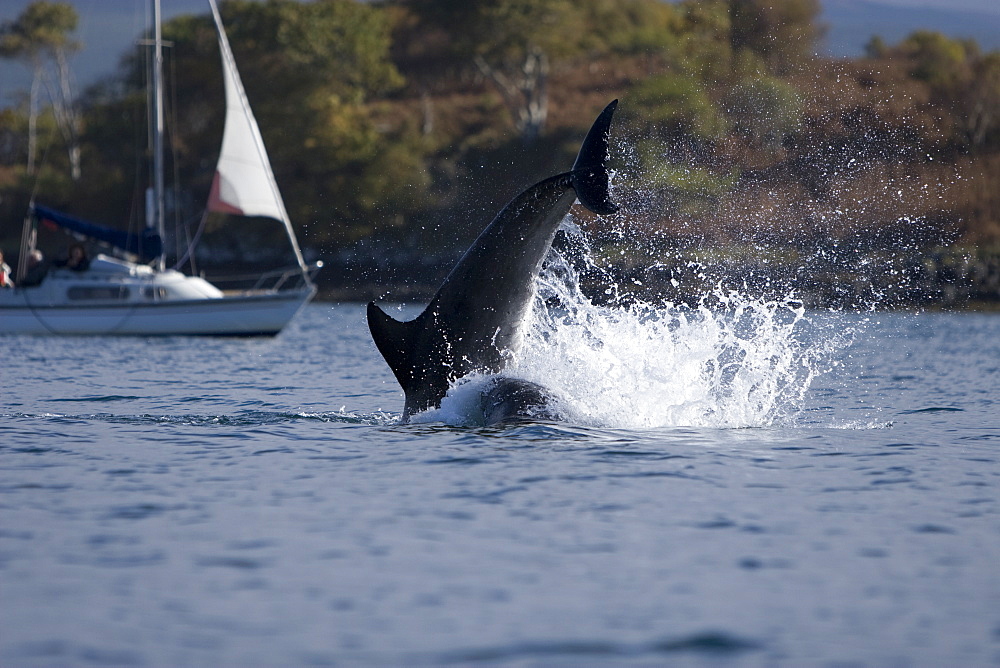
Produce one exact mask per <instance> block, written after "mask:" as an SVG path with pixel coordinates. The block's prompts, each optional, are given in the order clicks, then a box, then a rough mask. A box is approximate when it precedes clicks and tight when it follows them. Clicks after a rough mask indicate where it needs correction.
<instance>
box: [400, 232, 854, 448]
mask: <svg viewBox="0 0 1000 668" xmlns="http://www.w3.org/2000/svg"><path fill="white" fill-rule="evenodd" d="M562 229H563V232H564V233H566V234H570V235H576V236H577V237H579V238H578V239H577V240H578V241H579V240H580V239H582V236H581V235H582V234H583V233H582V232H581V231H580V230H579V228H578V227H576V226H575V225H574V224H573V223H572V222H570V221H567V222H566V223H564V225H563V228H562ZM583 247H584V248H586V245H585V244H583ZM583 261H584V262H585V263H591V266H593V265H592V263H593V260H592V258H590V257H589V255H588V256H587V257H584V258H583ZM611 291H612V292H615V288H614V286H613V287H612V289H611ZM709 297H710V298H711V300H709V299H708V298H709ZM709 301H711V303H712V306H711V307H709V305H708V303H709ZM854 334H856V332H854V331H852V330H850V329H836V330H835V329H834V328H833V326H832V325H831V324H830V322H829V320H827V321H826V322H825V324H817V323H815V322H814V321H813V320H812V319H811V318H810V317H809V316H808V315H807V314H806V311H805V309H804V308H803V306H802V304H801V302H799V301H798V300H796V299H795V298H794V296H793V295H789V296H787V297H786V298H783V299H777V300H774V299H764V298H753V297H748V296H746V295H743V294H741V293H740V292H738V291H733V290H726V289H724V288H723V287H722V286H721V285H720V286H717V287H716V288H715V290H714V291H713V292H712V294H710V295H706V298H704V299H702V300H701V303H700V304H699V305H698V306H697V307H688V306H684V305H675V304H664V305H653V304H650V303H646V302H643V301H635V300H633V301H631V302H630V303H629V304H628V305H625V306H600V305H596V304H594V303H593V302H592V301H591V300H590V299H588V298H587V297H586V296H585V295H584V294H583V291H582V290H581V288H580V283H579V274H578V272H577V271H576V270H575V269H574V268H573V266H572V265H571V263H570V262H568V261H567V260H566V258H564V257H563V256H562V255H561V254H560V253H559V252H558V251H555V250H553V251H552V252H551V253H550V256H549V258H548V259H547V262H546V267H545V269H544V270H543V271H542V274H541V275H540V276H539V279H538V283H537V285H536V297H535V300H534V304H533V306H532V309H531V312H530V315H529V317H528V318H527V320H526V322H525V325H524V333H523V341H522V345H521V346H520V348H519V350H517V351H516V352H515V353H514V354H513V355H512V358H511V361H510V363H509V364H508V367H507V369H506V370H505V371H504V374H505V375H508V376H511V377H517V378H523V379H526V380H530V381H533V382H536V383H538V384H539V385H542V386H543V387H545V388H546V389H548V390H549V391H550V392H551V393H552V394H553V396H554V397H555V398H556V408H557V409H558V411H559V412H560V413H561V414H562V415H563V416H564V417H565V419H566V420H567V421H569V422H572V423H574V424H579V425H586V426H595V427H607V428H630V429H634V428H638V429H649V428H661V427H678V426H691V427H716V428H736V427H767V426H772V425H776V424H786V423H791V422H793V421H794V418H795V416H796V415H797V414H798V412H799V411H800V409H801V407H802V404H803V401H804V399H805V397H806V394H807V392H808V390H809V387H810V385H811V384H812V382H813V380H814V379H815V378H816V376H817V375H819V374H821V373H824V372H825V371H828V370H829V369H830V368H832V366H833V365H835V364H836V362H835V361H834V353H835V352H836V351H838V350H840V349H842V348H843V347H845V346H846V345H849V343H850V342H851V341H852V340H853V337H854ZM485 381H486V377H485V376H479V375H473V376H469V377H466V378H463V379H461V380H460V381H459V382H458V383H456V386H455V387H453V388H452V390H451V391H450V392H449V394H448V396H447V397H446V398H445V399H444V401H443V402H442V404H441V408H440V409H436V410H431V411H427V412H426V413H423V414H421V415H420V416H419V421H420V422H424V421H443V422H446V423H450V424H475V423H476V417H474V416H475V415H476V414H477V412H478V401H479V392H480V390H481V389H482V387H483V385H484V383H485Z"/></svg>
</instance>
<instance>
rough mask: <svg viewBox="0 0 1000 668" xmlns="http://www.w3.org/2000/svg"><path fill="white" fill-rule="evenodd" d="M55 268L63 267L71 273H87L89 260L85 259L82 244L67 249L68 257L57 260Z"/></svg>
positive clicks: (85, 253) (85, 255)
mask: <svg viewBox="0 0 1000 668" xmlns="http://www.w3.org/2000/svg"><path fill="white" fill-rule="evenodd" d="M56 266H57V267H65V268H66V269H72V270H73V271H87V270H88V269H90V258H88V257H87V249H86V248H84V247H83V244H73V245H72V246H70V247H69V257H68V258H67V259H65V260H58V261H57V262H56Z"/></svg>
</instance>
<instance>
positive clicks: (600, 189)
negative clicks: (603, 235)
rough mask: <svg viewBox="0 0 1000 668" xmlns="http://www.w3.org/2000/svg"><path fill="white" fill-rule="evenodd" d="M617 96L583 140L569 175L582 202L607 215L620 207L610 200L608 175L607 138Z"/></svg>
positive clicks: (609, 134)
mask: <svg viewBox="0 0 1000 668" xmlns="http://www.w3.org/2000/svg"><path fill="white" fill-rule="evenodd" d="M617 106H618V100H614V101H613V102H612V103H611V104H609V105H608V106H606V107H605V108H604V111H602V112H601V115H600V116H598V117H597V120H596V121H594V124H593V125H592V126H591V128H590V132H588V133H587V138H586V139H584V140H583V145H582V146H581V147H580V153H579V155H577V156H576V162H575V163H573V171H572V172H570V178H571V179H572V181H573V189H574V190H576V197H577V199H579V200H580V203H581V204H583V205H584V206H585V207H587V208H588V209H590V210H591V211H593V212H594V213H597V214H601V215H605V214H609V213H614V212H615V211H617V210H618V205H617V204H615V203H614V202H612V201H611V192H610V183H609V177H608V167H607V161H608V142H609V141H610V138H611V117H612V116H614V114H615V108H616V107H617Z"/></svg>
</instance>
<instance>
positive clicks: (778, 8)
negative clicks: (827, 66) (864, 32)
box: [729, 0, 822, 74]
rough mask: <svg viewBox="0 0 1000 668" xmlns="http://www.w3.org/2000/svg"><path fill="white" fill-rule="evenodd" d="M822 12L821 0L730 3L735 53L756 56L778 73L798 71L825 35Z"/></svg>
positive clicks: (758, 0)
mask: <svg viewBox="0 0 1000 668" xmlns="http://www.w3.org/2000/svg"><path fill="white" fill-rule="evenodd" d="M819 13H820V4H819V0H730V2H729V14H730V20H731V22H732V23H731V32H730V40H731V43H732V46H733V50H734V51H739V50H741V49H747V50H749V51H752V52H754V53H757V54H758V55H760V56H761V57H762V58H763V59H764V61H765V62H766V63H767V64H768V66H769V68H770V69H771V71H772V72H775V73H777V74H785V73H787V72H790V71H792V70H794V69H797V68H799V67H801V65H802V64H803V63H804V62H806V61H807V60H808V59H810V58H811V57H812V55H813V53H814V48H815V44H816V41H817V40H818V39H819V37H820V36H821V34H822V28H821V27H820V25H819V24H818V23H817V21H816V18H817V17H818V16H819Z"/></svg>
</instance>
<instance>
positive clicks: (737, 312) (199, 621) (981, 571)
mask: <svg viewBox="0 0 1000 668" xmlns="http://www.w3.org/2000/svg"><path fill="white" fill-rule="evenodd" d="M564 273H565V272H564ZM715 297H716V298H715V299H713V300H712V303H711V306H709V304H708V302H705V303H702V304H701V305H695V306H674V305H657V306H653V305H649V304H643V303H630V304H628V305H618V306H601V307H598V306H595V305H593V304H590V303H589V302H588V301H587V300H584V299H581V298H580V296H579V290H578V289H577V288H576V287H575V286H574V283H573V280H572V276H570V277H569V279H567V278H566V276H565V275H562V277H561V278H560V273H559V272H557V271H556V272H553V271H550V272H548V273H547V274H546V275H545V276H544V277H543V279H542V281H541V283H540V289H539V299H538V300H537V301H536V304H535V306H534V307H533V310H532V314H531V316H530V318H529V319H528V321H527V323H526V326H525V329H524V332H523V345H522V347H521V349H520V350H519V351H518V353H517V354H516V355H515V356H513V357H512V359H511V360H510V372H511V373H516V374H517V375H520V376H522V377H527V378H529V379H531V380H535V381H538V382H540V383H542V384H543V385H545V386H546V387H547V388H549V389H550V391H551V392H552V393H553V395H554V396H556V397H557V402H558V406H559V409H560V411H561V413H562V414H563V416H564V418H565V420H563V421H559V422H536V423H530V422H528V423H519V424H513V425H508V426H495V427H482V426H476V424H475V421H476V416H475V410H474V403H475V402H474V397H475V396H476V388H477V383H481V382H482V379H476V378H473V379H470V380H468V381H466V382H464V383H462V384H461V385H460V386H459V387H456V388H455V389H454V391H453V392H452V394H451V395H450V396H449V397H448V398H446V400H445V401H444V402H443V404H442V407H441V409H440V410H437V411H431V412H428V413H427V414H424V415H421V416H418V418H417V419H416V420H415V421H414V423H412V424H407V425H400V424H398V419H399V415H400V410H401V408H402V404H403V398H402V394H401V392H400V390H399V387H398V386H397V384H396V382H395V380H394V378H393V377H392V375H391V373H390V371H389V369H388V368H387V367H386V366H385V364H384V362H383V361H382V359H381V358H380V356H379V355H378V353H377V351H376V350H375V348H374V346H373V344H372V343H371V340H370V337H369V335H368V332H367V329H366V326H365V322H364V307H363V305H360V304H341V305H331V304H313V305H311V306H310V307H308V308H307V309H306V310H305V311H304V312H303V313H302V314H300V316H299V318H298V319H297V320H296V321H295V322H294V323H293V324H292V325H291V326H290V327H289V328H288V329H287V330H286V331H285V332H284V333H282V334H281V335H280V336H279V337H277V338H275V339H260V340H255V339H251V340H240V339H192V338H184V337H177V338H164V339H141V338H102V337H90V338H62V339H60V338H46V337H7V338H4V339H3V341H2V344H3V349H4V363H3V367H2V368H3V371H2V378H3V388H4V389H3V393H2V398H0V665H3V666H117V665H122V666H180V665H191V666H193V665H200V666H249V665H254V666H279V665H280V666H289V665H335V666H354V665H362V666H364V665H372V666H374V665H378V666H384V665H418V666H420V665H426V666H438V665H462V666H468V665H473V666H476V665H482V666H487V665H489V666H493V665H504V666H507V665H516V666H581V665H592V666H608V665H671V666H706V665H711V666H795V667H799V666H831V667H832V666H872V667H893V666H898V667H904V666H995V665H1000V566H998V564H1000V466H998V461H1000V456H998V448H1000V416H998V414H1000V401H998V394H1000V316H996V315H977V314H969V313H920V314H915V313H886V312H879V311H877V310H873V311H870V312H867V313H853V312H816V311H809V310H806V309H804V308H802V305H801V303H797V302H796V301H795V300H794V296H790V297H789V298H787V299H765V298H758V297H753V296H747V295H741V294H739V293H732V292H727V291H725V290H723V289H722V288H721V287H720V292H719V293H718V294H717V295H715ZM418 312H419V309H415V308H414V307H412V306H408V307H400V309H399V313H398V315H400V316H401V317H411V316H413V315H416V314H417V313H418Z"/></svg>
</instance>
